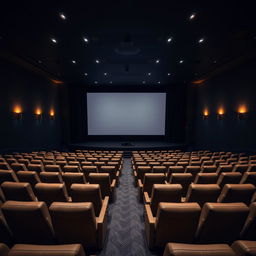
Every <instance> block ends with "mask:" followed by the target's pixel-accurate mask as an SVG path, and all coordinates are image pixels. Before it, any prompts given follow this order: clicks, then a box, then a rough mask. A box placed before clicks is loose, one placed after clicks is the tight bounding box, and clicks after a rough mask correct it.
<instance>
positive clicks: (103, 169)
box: [99, 165, 119, 184]
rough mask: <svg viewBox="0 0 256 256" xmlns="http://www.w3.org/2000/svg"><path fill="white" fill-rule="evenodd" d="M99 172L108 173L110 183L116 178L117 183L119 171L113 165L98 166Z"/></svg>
mask: <svg viewBox="0 0 256 256" xmlns="http://www.w3.org/2000/svg"><path fill="white" fill-rule="evenodd" d="M99 173H108V174H109V177H110V181H111V183H112V182H113V180H116V182H117V184H118V178H119V172H117V171H116V168H115V166H105V165H104V166H100V167H99Z"/></svg>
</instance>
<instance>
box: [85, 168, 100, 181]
mask: <svg viewBox="0 0 256 256" xmlns="http://www.w3.org/2000/svg"><path fill="white" fill-rule="evenodd" d="M82 172H83V173H84V175H85V178H86V179H88V176H89V174H90V173H97V172H98V168H97V166H92V165H83V166H82Z"/></svg>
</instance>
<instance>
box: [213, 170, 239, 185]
mask: <svg viewBox="0 0 256 256" xmlns="http://www.w3.org/2000/svg"><path fill="white" fill-rule="evenodd" d="M241 178H242V174H241V173H239V172H222V173H221V174H220V175H219V178H218V180H217V184H218V185H219V186H220V187H221V188H223V187H224V186H225V185H226V184H238V183H239V182H240V180H241Z"/></svg>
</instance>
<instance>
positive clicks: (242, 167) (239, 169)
mask: <svg viewBox="0 0 256 256" xmlns="http://www.w3.org/2000/svg"><path fill="white" fill-rule="evenodd" d="M248 168H249V165H248V164H237V165H235V167H234V169H233V172H240V173H245V172H246V171H247V170H248Z"/></svg>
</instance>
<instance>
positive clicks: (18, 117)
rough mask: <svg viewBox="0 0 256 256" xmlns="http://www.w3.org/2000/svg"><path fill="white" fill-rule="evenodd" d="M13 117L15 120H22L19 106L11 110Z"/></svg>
mask: <svg viewBox="0 0 256 256" xmlns="http://www.w3.org/2000/svg"><path fill="white" fill-rule="evenodd" d="M13 116H14V118H15V119H16V120H21V119H22V108H21V106H19V105H16V106H15V107H14V109H13Z"/></svg>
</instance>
